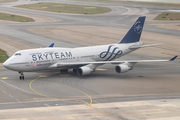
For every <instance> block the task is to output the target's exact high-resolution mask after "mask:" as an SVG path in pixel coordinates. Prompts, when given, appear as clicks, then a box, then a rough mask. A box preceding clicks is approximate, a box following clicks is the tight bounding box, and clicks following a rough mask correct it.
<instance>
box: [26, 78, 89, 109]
mask: <svg viewBox="0 0 180 120" xmlns="http://www.w3.org/2000/svg"><path fill="white" fill-rule="evenodd" d="M39 78H40V77H38V78H36V79H34V80H32V81H31V82H30V83H29V88H30V89H31V90H32V91H34V92H35V93H36V94H39V95H41V96H44V97H47V98H51V99H55V100H59V101H64V102H69V103H79V102H73V101H68V100H63V99H58V98H54V97H50V96H47V95H44V94H42V93H39V92H37V91H36V90H34V89H33V88H32V83H33V82H34V81H36V80H38V79H39ZM36 82H42V83H48V84H53V85H58V86H63V87H66V88H70V89H73V90H76V91H78V92H81V93H83V94H85V95H86V96H88V97H89V99H90V103H89V105H88V104H85V105H87V106H90V105H91V104H92V98H91V97H90V96H89V95H88V94H87V93H85V92H83V91H80V90H78V89H76V88H72V87H69V86H66V85H61V84H56V83H50V82H44V81H36ZM83 104H84V103H83Z"/></svg>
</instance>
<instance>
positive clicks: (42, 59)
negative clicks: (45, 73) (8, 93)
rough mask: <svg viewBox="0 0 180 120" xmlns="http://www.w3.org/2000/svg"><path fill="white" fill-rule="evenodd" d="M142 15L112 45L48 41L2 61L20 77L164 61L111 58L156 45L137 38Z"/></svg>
mask: <svg viewBox="0 0 180 120" xmlns="http://www.w3.org/2000/svg"><path fill="white" fill-rule="evenodd" d="M145 18H146V17H145V16H142V17H139V18H138V19H137V21H136V22H135V23H134V24H133V26H132V27H131V28H130V29H129V31H128V32H127V33H126V35H125V36H124V37H123V39H122V40H121V41H119V42H118V43H116V44H110V45H99V46H89V47H78V48H62V47H54V43H52V44H51V45H50V46H49V47H46V48H37V49H27V50H20V51H17V52H16V53H15V54H14V55H13V56H11V57H10V58H9V59H8V60H6V61H5V62H4V63H3V66H4V67H5V68H7V69H9V70H13V71H18V72H19V73H20V77H19V79H20V80H21V79H22V80H24V74H23V72H34V71H39V70H47V69H58V70H60V72H68V69H73V72H76V73H77V74H78V75H89V74H91V73H92V72H94V71H95V70H96V68H97V67H98V66H100V65H103V64H117V66H116V67H115V71H116V72H117V73H125V72H128V71H129V70H132V69H133V67H134V65H135V64H136V63H139V62H140V63H141V62H165V61H174V60H175V59H176V58H177V56H175V57H173V58H171V59H170V60H129V61H128V60H127V61H113V60H115V59H117V58H119V57H122V56H124V55H126V54H128V53H130V52H132V51H135V50H137V49H139V48H143V47H150V46H156V45H159V44H151V45H143V44H142V42H141V41H139V40H140V37H141V33H142V30H143V26H144V22H145Z"/></svg>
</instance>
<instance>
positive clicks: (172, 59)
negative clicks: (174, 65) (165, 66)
mask: <svg viewBox="0 0 180 120" xmlns="http://www.w3.org/2000/svg"><path fill="white" fill-rule="evenodd" d="M176 58H177V55H176V56H175V57H173V58H171V59H170V60H169V61H174V60H175V59H176Z"/></svg>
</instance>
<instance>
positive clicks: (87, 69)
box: [77, 66, 92, 75]
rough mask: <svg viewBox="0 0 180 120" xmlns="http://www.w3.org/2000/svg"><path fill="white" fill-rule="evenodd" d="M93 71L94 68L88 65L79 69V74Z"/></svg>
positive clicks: (87, 73)
mask: <svg viewBox="0 0 180 120" xmlns="http://www.w3.org/2000/svg"><path fill="white" fill-rule="evenodd" d="M91 72H92V69H91V68H89V67H87V66H84V67H80V68H78V69H77V74H78V75H89V74H90V73H91Z"/></svg>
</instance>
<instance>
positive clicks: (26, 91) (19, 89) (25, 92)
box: [0, 80, 35, 95]
mask: <svg viewBox="0 0 180 120" xmlns="http://www.w3.org/2000/svg"><path fill="white" fill-rule="evenodd" d="M0 81H1V82H3V83H4V84H6V85H8V86H10V87H13V88H15V89H18V90H20V91H23V92H25V93H28V94H33V95H35V94H34V93H31V92H28V91H25V90H23V89H21V88H18V87H16V86H14V85H11V84H9V83H7V82H5V81H3V80H0Z"/></svg>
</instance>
